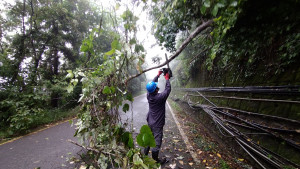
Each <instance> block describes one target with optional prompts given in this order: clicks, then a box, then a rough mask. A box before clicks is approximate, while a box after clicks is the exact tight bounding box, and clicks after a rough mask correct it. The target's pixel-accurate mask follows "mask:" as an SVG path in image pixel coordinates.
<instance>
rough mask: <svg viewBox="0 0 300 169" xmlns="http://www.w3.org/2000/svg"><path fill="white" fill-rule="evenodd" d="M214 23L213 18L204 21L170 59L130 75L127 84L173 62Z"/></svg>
mask: <svg viewBox="0 0 300 169" xmlns="http://www.w3.org/2000/svg"><path fill="white" fill-rule="evenodd" d="M212 23H213V20H208V21H206V22H204V23H202V24H201V25H200V26H198V27H197V28H196V29H195V30H194V31H193V32H192V33H191V34H190V36H189V37H188V38H187V39H186V40H185V41H184V42H183V43H182V45H181V46H180V47H179V48H178V49H177V51H176V52H175V53H174V54H173V55H172V56H171V57H170V59H169V60H168V61H165V62H164V63H162V64H161V65H158V66H155V67H152V68H149V69H146V70H143V71H142V72H140V73H138V74H136V75H133V76H130V77H128V78H127V80H126V81H125V84H127V82H128V81H130V80H131V79H133V78H136V77H138V76H140V75H141V74H143V73H145V72H148V71H150V70H152V69H157V68H160V67H162V66H164V65H166V64H168V63H169V62H171V61H172V60H173V59H175V58H176V57H177V56H178V55H179V54H180V53H181V52H182V51H183V50H184V49H185V47H186V46H187V45H188V44H189V43H190V42H191V41H192V40H193V39H194V38H195V37H196V36H197V35H198V34H199V33H200V32H202V31H203V30H205V29H206V28H207V27H209V26H211V25H212Z"/></svg>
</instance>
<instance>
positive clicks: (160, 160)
mask: <svg viewBox="0 0 300 169" xmlns="http://www.w3.org/2000/svg"><path fill="white" fill-rule="evenodd" d="M158 154H159V151H152V158H153V159H154V160H155V161H156V162H157V163H159V164H160V165H163V164H165V163H167V162H169V160H167V159H166V158H163V159H159V158H158Z"/></svg>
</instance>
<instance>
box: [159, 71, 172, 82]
mask: <svg viewBox="0 0 300 169" xmlns="http://www.w3.org/2000/svg"><path fill="white" fill-rule="evenodd" d="M162 73H164V76H165V79H166V80H169V79H170V78H171V77H172V71H171V69H169V68H162V69H160V70H159V71H158V76H160V75H161V74H162Z"/></svg>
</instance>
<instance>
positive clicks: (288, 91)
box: [176, 86, 300, 168]
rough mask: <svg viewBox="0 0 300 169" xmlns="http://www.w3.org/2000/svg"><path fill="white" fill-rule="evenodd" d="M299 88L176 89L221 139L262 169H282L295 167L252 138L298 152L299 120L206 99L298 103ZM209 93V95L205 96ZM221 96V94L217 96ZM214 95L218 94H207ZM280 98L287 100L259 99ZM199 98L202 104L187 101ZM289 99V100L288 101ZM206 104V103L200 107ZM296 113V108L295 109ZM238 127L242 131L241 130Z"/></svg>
mask: <svg viewBox="0 0 300 169" xmlns="http://www.w3.org/2000/svg"><path fill="white" fill-rule="evenodd" d="M299 89H300V86H248V87H206V88H180V89H176V90H178V91H181V92H184V93H185V99H184V100H183V101H185V102H186V103H187V104H188V105H189V106H190V107H191V108H192V109H202V110H204V112H205V113H206V114H208V115H209V117H210V118H211V119H212V120H213V122H214V123H215V125H216V127H217V128H218V130H219V131H220V133H221V134H222V135H223V136H225V137H232V138H234V140H235V141H236V142H237V144H238V145H239V146H240V147H241V148H242V149H243V150H244V151H245V152H246V153H247V154H248V155H249V156H250V157H251V158H252V159H253V160H254V161H255V162H256V163H257V164H258V165H259V166H260V167H262V168H268V167H269V166H272V167H275V168H282V167H283V166H293V167H295V168H299V165H298V164H296V163H294V162H292V161H291V160H289V159H287V158H285V157H283V156H282V155H279V154H278V153H275V152H273V151H271V150H269V149H267V148H265V147H263V146H261V145H260V144H258V143H257V142H255V141H254V140H252V138H251V136H252V135H257V136H267V137H271V138H273V139H276V140H277V141H279V142H284V143H286V144H287V145H289V146H291V147H292V148H293V149H294V150H295V151H297V152H298V153H300V145H299V142H300V121H298V119H289V118H285V117H279V116H274V115H267V114H262V113H259V112H251V111H245V110H241V109H239V108H232V107H224V106H218V105H217V103H215V102H213V101H212V100H210V99H209V98H213V99H228V100H240V101H251V102H274V103H283V104H297V105H298V104H300V101H299V100H298V99H299V97H300V90H299ZM208 93H210V95H207V94H208ZM220 93H222V94H223V95H220ZM228 93H231V94H232V93H234V94H242V95H245V94H250V95H253V94H255V95H259V97H260V98H252V97H237V96H224V95H225V94H228ZM211 94H218V95H211ZM264 96H268V97H281V98H287V99H273V98H263V97H264ZM196 97H200V98H201V100H202V102H203V103H198V102H197V103H196V102H195V101H194V102H192V101H191V99H194V100H198V99H195V98H196ZM291 98H292V99H291ZM204 103H207V104H204ZM208 104H209V105H208ZM299 110H300V109H299ZM241 128H242V129H243V130H241Z"/></svg>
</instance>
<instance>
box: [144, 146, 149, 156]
mask: <svg viewBox="0 0 300 169" xmlns="http://www.w3.org/2000/svg"><path fill="white" fill-rule="evenodd" d="M149 150H150V147H146V148H144V154H145V155H146V156H147V155H148V154H149Z"/></svg>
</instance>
